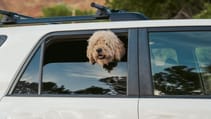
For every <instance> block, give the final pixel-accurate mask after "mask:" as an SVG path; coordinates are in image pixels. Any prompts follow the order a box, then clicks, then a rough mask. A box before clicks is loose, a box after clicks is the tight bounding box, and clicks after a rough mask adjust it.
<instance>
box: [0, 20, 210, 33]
mask: <svg viewBox="0 0 211 119" xmlns="http://www.w3.org/2000/svg"><path fill="white" fill-rule="evenodd" d="M178 26H211V20H210V19H184V20H175V19H169V20H144V21H142V20H140V21H120V22H119V21H118V22H91V23H70V24H48V25H43V24H42V25H31V26H30V25H27V26H10V27H2V28H0V33H6V32H11V31H12V30H24V31H25V32H26V31H27V30H30V31H31V30H33V31H36V30H37V31H48V32H50V31H65V30H68V31H70V30H94V29H117V28H118V29H121V28H149V27H178Z"/></svg>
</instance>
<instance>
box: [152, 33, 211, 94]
mask: <svg viewBox="0 0 211 119" xmlns="http://www.w3.org/2000/svg"><path fill="white" fill-rule="evenodd" d="M210 39H211V35H210V32H205V31H204V32H151V33H149V45H150V56H151V70H152V78H153V86H154V95H206V94H210V89H211V88H210V87H211V83H210V76H209V75H210V70H209V69H210V65H211V63H210V59H211V55H209V54H210V51H211V41H210Z"/></svg>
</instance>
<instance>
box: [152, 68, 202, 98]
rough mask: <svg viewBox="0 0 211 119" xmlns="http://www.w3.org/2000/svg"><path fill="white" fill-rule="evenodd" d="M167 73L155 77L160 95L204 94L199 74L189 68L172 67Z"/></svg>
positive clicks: (157, 74)
mask: <svg viewBox="0 0 211 119" xmlns="http://www.w3.org/2000/svg"><path fill="white" fill-rule="evenodd" d="M164 70H165V72H159V73H155V74H154V75H153V79H154V87H155V89H156V90H157V91H158V92H159V95H164V94H165V95H194V94H202V89H201V85H200V84H201V82H200V79H199V73H196V72H194V68H188V67H187V66H172V67H169V68H166V69H164Z"/></svg>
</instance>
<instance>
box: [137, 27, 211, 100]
mask: <svg viewBox="0 0 211 119" xmlns="http://www.w3.org/2000/svg"><path fill="white" fill-rule="evenodd" d="M140 31H142V32H140V33H139V35H141V34H143V36H141V37H142V39H141V38H139V40H140V41H141V40H142V42H144V43H145V45H146V48H145V50H146V54H147V55H146V54H145V55H144V54H140V53H139V57H141V55H142V57H143V56H144V57H147V58H145V59H148V62H147V64H145V65H146V66H147V68H146V69H145V70H148V71H147V72H145V73H143V74H145V75H147V76H146V78H144V79H142V82H141V81H140V90H145V91H143V92H141V91H140V97H142V98H195V99H197V98H205V99H206V98H211V95H162V96H157V95H154V89H153V78H152V75H151V71H152V70H151V62H150V59H151V58H150V49H149V33H151V32H188V31H189V32H191V31H199V32H200V31H211V26H175V27H148V28H140ZM142 45H143V44H142ZM140 47H141V44H140V43H139V51H140V49H141V48H140ZM139 62H140V59H139ZM142 64H143V63H142ZM139 69H141V67H140V65H139ZM141 77H143V75H139V79H140V78H141ZM143 86H145V87H148V88H143Z"/></svg>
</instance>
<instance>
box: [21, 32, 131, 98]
mask: <svg viewBox="0 0 211 119" xmlns="http://www.w3.org/2000/svg"><path fill="white" fill-rule="evenodd" d="M100 32H106V34H107V36H106V37H108V38H111V39H112V41H111V42H105V41H103V40H102V41H100V40H99V41H98V42H99V46H97V47H94V48H95V53H98V58H99V59H101V60H102V59H104V58H105V59H106V58H107V57H108V58H107V59H108V61H107V62H109V63H110V61H113V60H114V61H115V62H116V67H112V68H110V69H109V71H110V72H108V71H107V70H105V69H104V68H105V67H104V68H103V67H101V65H92V64H91V63H89V62H90V61H89V58H87V46H88V45H89V44H90V43H91V42H87V40H88V39H89V38H93V37H95V36H93V34H95V33H100ZM100 32H90V31H85V32H82V33H81V34H73V35H72V34H70V35H68V34H67V36H64V37H61V36H58V38H57V37H53V38H52V39H49V40H48V41H47V42H46V45H45V50H44V51H45V52H44V62H43V63H44V64H43V77H42V79H43V80H42V94H62V95H64V94H65V95H99V96H101V95H114V96H115V95H118V96H125V95H127V77H128V76H127V75H128V70H127V67H128V66H127V50H126V49H127V45H128V33H127V30H124V29H123V30H117V31H115V34H116V35H114V33H112V32H111V31H100ZM110 34H111V35H112V36H110ZM117 36H118V37H117ZM101 38H102V39H104V36H102V37H101ZM117 38H118V39H121V41H120V40H117ZM113 39H115V40H116V41H113ZM104 40H105V39H104ZM113 42H117V43H118V46H115V45H116V44H114V43H113ZM111 44H113V45H111ZM104 45H106V46H104ZM116 48H119V49H116ZM121 48H123V49H121ZM104 50H105V51H104ZM120 50H121V51H120ZM107 51H108V52H109V53H110V54H109V53H107ZM116 52H118V54H115V53H116ZM106 53H107V54H106ZM123 54H124V56H123ZM92 55H93V54H92ZM95 55H97V54H95ZM109 58H110V59H109ZM120 59H121V60H120ZM114 61H113V62H114ZM95 62H96V63H98V62H97V61H95ZM117 62H118V65H117ZM92 63H94V62H92ZM109 65H111V64H109ZM29 69H30V68H29ZM29 72H30V71H29ZM26 74H28V73H26ZM23 79H24V80H25V78H23ZM24 82H25V81H23V83H24ZM28 83H30V82H28ZM26 84H27V82H26ZM21 85H22V84H20V86H19V88H17V91H19V90H20V89H22V88H21ZM24 92H25V91H23V93H24Z"/></svg>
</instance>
